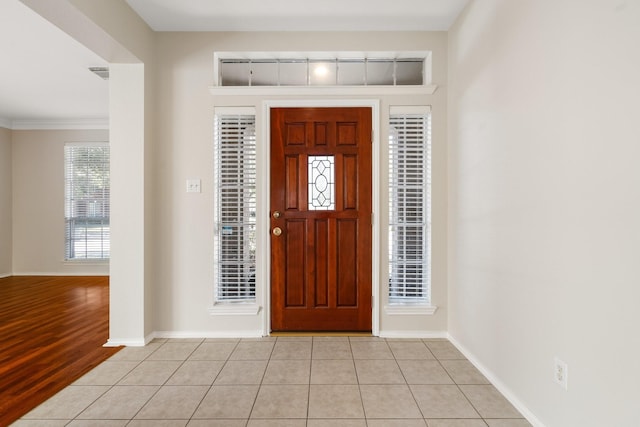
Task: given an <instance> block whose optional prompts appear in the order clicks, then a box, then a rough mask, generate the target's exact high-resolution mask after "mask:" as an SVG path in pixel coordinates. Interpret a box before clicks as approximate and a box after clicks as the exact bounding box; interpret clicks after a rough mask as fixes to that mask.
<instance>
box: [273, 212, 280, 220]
mask: <svg viewBox="0 0 640 427" xmlns="http://www.w3.org/2000/svg"><path fill="white" fill-rule="evenodd" d="M273 217H274V218H275V219H278V218H280V211H275V212H274V213H273Z"/></svg>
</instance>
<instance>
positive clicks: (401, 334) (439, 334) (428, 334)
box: [380, 331, 449, 339]
mask: <svg viewBox="0 0 640 427" xmlns="http://www.w3.org/2000/svg"><path fill="white" fill-rule="evenodd" d="M448 336H449V334H447V332H445V331H380V338H417V339H431V338H448Z"/></svg>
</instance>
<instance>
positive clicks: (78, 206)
mask: <svg viewBox="0 0 640 427" xmlns="http://www.w3.org/2000/svg"><path fill="white" fill-rule="evenodd" d="M97 147H99V148H103V149H104V148H106V155H105V157H106V167H105V166H104V165H103V166H102V170H101V171H100V172H102V173H106V179H104V177H103V180H102V181H99V182H98V183H97V184H96V185H97V187H100V188H102V190H101V192H102V194H101V197H92V198H87V197H76V195H75V192H74V189H75V188H76V187H77V186H78V185H79V183H78V182H77V181H76V180H74V179H73V178H72V177H71V175H72V174H74V173H75V172H76V170H78V169H79V168H80V167H86V168H88V167H89V166H90V163H89V162H88V161H87V162H79V161H78V160H76V159H74V158H73V157H71V156H72V155H73V156H77V155H81V153H79V152H80V151H81V150H87V151H88V150H89V149H90V148H97ZM110 157H111V153H110V146H109V143H108V142H67V143H65V144H64V166H63V167H64V220H65V231H64V236H65V237H64V260H65V262H72V263H76V262H98V263H103V262H108V261H109V259H110V256H111V221H110V190H111V182H110ZM87 158H88V153H87ZM103 160H104V159H103ZM88 179H89V176H88V175H87V180H88ZM105 180H106V181H107V183H106V186H105V182H104V181H105ZM85 185H86V187H89V184H88V183H87V184H85ZM88 200H92V202H90V203H91V206H87V205H86V203H88V202H87V201H88ZM83 205H84V206H83ZM83 209H84V210H85V211H88V210H91V211H93V212H94V214H89V213H88V212H87V213H86V214H85V215H78V214H77V211H78V210H83ZM96 212H101V213H102V215H96V214H95V213H96ZM83 221H84V223H85V224H84V225H85V226H84V229H85V232H84V235H85V243H84V253H85V256H84V257H81V256H78V255H76V251H77V245H76V244H74V242H76V241H77V240H79V239H76V238H73V239H72V238H70V236H72V235H74V236H75V235H77V233H76V230H78V229H82V222H83ZM89 222H93V223H95V224H96V225H97V226H99V228H100V237H99V238H96V239H87V235H88V230H87V229H88V228H89ZM98 242H99V244H100V249H99V252H100V253H101V256H97V257H96V256H89V251H90V249H89V247H88V246H90V244H91V243H94V244H95V243H98ZM81 246H82V245H81ZM94 250H95V249H94Z"/></svg>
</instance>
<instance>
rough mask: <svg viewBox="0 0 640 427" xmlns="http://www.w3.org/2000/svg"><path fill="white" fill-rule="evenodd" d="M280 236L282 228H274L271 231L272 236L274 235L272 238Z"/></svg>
mask: <svg viewBox="0 0 640 427" xmlns="http://www.w3.org/2000/svg"><path fill="white" fill-rule="evenodd" d="M281 234H282V228H280V227H275V228H274V229H273V235H274V236H279V235H281Z"/></svg>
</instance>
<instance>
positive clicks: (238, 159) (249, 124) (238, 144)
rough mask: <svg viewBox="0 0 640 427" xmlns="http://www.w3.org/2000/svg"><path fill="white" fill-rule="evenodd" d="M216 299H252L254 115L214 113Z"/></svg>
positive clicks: (254, 289) (253, 281) (254, 231)
mask: <svg viewBox="0 0 640 427" xmlns="http://www.w3.org/2000/svg"><path fill="white" fill-rule="evenodd" d="M214 144H215V149H214V153H215V154H214V155H215V159H214V167H215V174H214V175H215V180H216V181H215V186H216V201H215V203H216V208H215V229H216V235H215V240H216V241H215V270H216V272H215V277H216V286H215V300H216V302H254V301H255V297H256V282H255V271H256V134H255V114H227V113H225V114H216V117H215V135H214Z"/></svg>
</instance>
